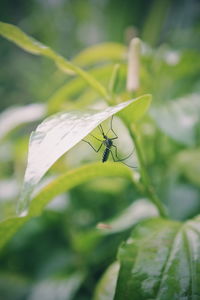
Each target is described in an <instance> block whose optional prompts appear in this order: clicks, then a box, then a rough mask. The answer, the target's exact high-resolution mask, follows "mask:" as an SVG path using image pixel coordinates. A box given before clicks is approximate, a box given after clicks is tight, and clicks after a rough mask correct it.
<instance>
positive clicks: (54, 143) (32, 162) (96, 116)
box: [20, 95, 150, 209]
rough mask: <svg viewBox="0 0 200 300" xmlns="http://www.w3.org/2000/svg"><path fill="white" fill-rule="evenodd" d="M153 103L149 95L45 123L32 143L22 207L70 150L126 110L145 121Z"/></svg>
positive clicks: (63, 114) (130, 115)
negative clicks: (114, 115) (104, 122)
mask: <svg viewBox="0 0 200 300" xmlns="http://www.w3.org/2000/svg"><path fill="white" fill-rule="evenodd" d="M149 103H150V96H149V95H145V96H141V97H139V98H136V99H132V100H129V101H126V102H123V103H120V104H118V105H116V106H110V107H107V108H106V109H104V110H101V111H95V110H88V111H83V112H81V111H72V112H64V113H58V114H55V115H53V116H51V117H49V118H47V119H46V120H44V121H43V122H42V123H41V124H40V125H39V126H38V127H37V129H36V131H34V132H32V134H31V137H30V142H29V153H28V164H27V168H26V172H25V178H24V186H23V189H22V194H21V200H20V206H21V207H22V209H23V207H24V206H25V207H26V206H27V202H28V201H29V198H30V195H31V193H32V191H33V189H34V187H35V185H36V184H37V183H38V182H39V181H40V179H41V178H42V177H43V176H44V174H45V173H46V172H47V170H48V169H49V168H50V167H51V166H52V165H53V164H54V163H55V162H56V160H58V158H60V157H61V156H62V155H63V154H64V153H66V152H67V151H68V150H69V149H71V148H72V147H73V146H75V145H76V144H77V143H78V142H80V141H81V140H82V139H83V138H84V137H85V136H87V135H88V134H89V133H90V132H91V131H92V130H93V129H95V128H96V127H97V126H98V125H99V124H100V123H102V122H103V121H104V120H106V119H108V118H109V117H111V116H112V115H113V114H116V113H117V112H119V111H121V110H123V109H124V108H126V107H129V110H130V113H129V110H127V108H126V113H125V114H124V115H125V117H126V118H128V119H130V120H131V121H132V122H134V121H136V120H138V119H139V118H141V116H142V115H143V114H144V113H145V112H146V109H147V106H148V105H149Z"/></svg>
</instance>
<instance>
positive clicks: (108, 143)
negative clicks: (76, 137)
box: [83, 116, 135, 168]
mask: <svg viewBox="0 0 200 300" xmlns="http://www.w3.org/2000/svg"><path fill="white" fill-rule="evenodd" d="M112 120H113V116H112V118H111V125H110V129H109V130H108V131H107V133H106V134H105V133H104V131H103V128H102V126H101V124H100V125H99V126H98V128H99V130H100V132H101V134H102V137H103V140H100V139H98V138H97V137H96V136H94V135H92V134H91V136H92V137H93V138H95V139H96V140H98V141H99V142H101V144H100V146H99V148H98V149H95V148H94V147H93V145H92V144H91V143H90V142H88V141H86V140H83V141H84V142H86V143H87V144H89V145H90V146H91V147H92V148H93V150H94V151H95V152H99V150H100V149H101V147H102V145H104V146H105V150H104V152H103V156H102V162H103V163H104V162H106V161H107V160H108V158H109V155H110V154H111V156H112V159H113V161H114V162H122V163H123V164H125V165H126V166H128V167H131V168H135V167H133V166H129V165H127V164H126V163H124V162H123V161H124V160H126V159H128V158H129V157H130V156H131V155H132V154H133V151H132V152H131V153H130V154H129V155H128V156H127V157H125V158H119V157H118V153H117V146H116V145H114V144H113V140H116V139H118V136H117V134H116V133H115V132H114V130H113V128H112ZM109 131H112V132H113V133H114V135H115V136H114V137H113V138H109V137H108V136H107V135H108V132H109ZM112 148H114V149H115V157H116V158H115V157H114V154H113V152H112Z"/></svg>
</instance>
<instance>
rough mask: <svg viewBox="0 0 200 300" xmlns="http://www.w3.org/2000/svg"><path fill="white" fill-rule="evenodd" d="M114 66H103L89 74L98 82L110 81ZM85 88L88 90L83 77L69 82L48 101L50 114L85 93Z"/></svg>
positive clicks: (90, 71)
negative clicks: (102, 80)
mask: <svg viewBox="0 0 200 300" xmlns="http://www.w3.org/2000/svg"><path fill="white" fill-rule="evenodd" d="M112 68H113V66H112V65H106V66H101V67H99V68H98V69H94V70H89V71H88V73H89V74H91V76H93V77H95V78H96V79H98V80H101V79H107V80H108V79H109V76H110V73H111V72H112ZM85 88H88V85H87V83H86V82H85V81H84V80H83V78H81V77H77V78H74V79H71V80H70V81H69V82H67V83H65V84H64V85H63V86H61V87H60V88H59V89H58V90H56V91H55V93H54V94H53V95H52V96H51V97H50V98H49V99H48V101H47V103H48V107H49V111H50V112H55V111H58V110H59V107H61V105H62V103H65V102H67V101H69V100H73V99H74V97H75V96H76V97H77V95H78V94H80V93H82V92H83V90H84V89H85Z"/></svg>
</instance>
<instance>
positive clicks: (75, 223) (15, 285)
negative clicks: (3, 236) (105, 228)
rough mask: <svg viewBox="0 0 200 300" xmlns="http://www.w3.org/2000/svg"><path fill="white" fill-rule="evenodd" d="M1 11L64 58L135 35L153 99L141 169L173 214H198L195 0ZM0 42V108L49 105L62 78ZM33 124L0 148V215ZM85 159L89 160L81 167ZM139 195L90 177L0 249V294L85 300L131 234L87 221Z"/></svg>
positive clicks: (17, 299) (16, 183)
mask: <svg viewBox="0 0 200 300" xmlns="http://www.w3.org/2000/svg"><path fill="white" fill-rule="evenodd" d="M0 16H1V21H4V22H8V23H12V24H15V25H17V26H19V27H20V28H21V29H22V30H23V31H25V32H26V33H27V34H29V35H31V36H33V37H35V38H36V39H38V40H39V41H41V42H42V43H44V44H46V45H48V46H50V47H52V48H53V49H54V50H56V51H57V52H59V53H60V54H62V55H63V56H64V57H66V58H69V59H71V58H73V57H74V56H76V55H77V54H78V53H79V52H80V51H82V50H83V49H84V48H87V47H90V46H92V45H95V44H98V43H104V42H118V43H122V44H124V45H126V46H127V45H128V43H129V41H130V39H131V38H132V37H133V36H138V37H140V38H141V39H142V40H143V41H144V43H145V47H146V48H145V49H146V52H145V53H146V54H145V55H144V57H143V58H142V61H141V63H142V78H141V88H140V91H139V92H140V93H141V94H142V93H152V95H153V105H152V109H151V114H150V116H147V117H146V118H145V119H144V120H143V121H142V122H141V123H140V129H141V132H142V140H143V144H144V145H145V157H146V163H147V169H148V172H149V174H150V176H151V178H152V182H153V184H154V186H155V188H156V190H157V193H158V195H159V196H160V198H161V199H162V201H163V202H164V203H165V204H166V205H167V207H168V209H169V212H170V216H171V217H172V218H174V219H179V220H185V219H187V218H189V217H192V216H194V215H196V214H198V213H199V210H200V201H199V198H200V197H199V196H200V191H199V185H200V170H199V168H200V156H199V149H200V146H199V144H200V139H199V135H200V128H199V127H200V126H199V116H200V53H199V51H200V38H199V37H200V2H199V1H198V0H190V1H188V0H176V1H172V0H171V1H170V0H165V1H162V0H154V1H150V0H148V1H147V0H135V1H133V0H130V1H128V0H125V1H118V0H93V1H92V0H90V1H89V0H86V1H83V0H46V1H45V0H29V1H25V0H21V1H19V0H15V1H14V0H10V1H6V0H1V3H0ZM0 42H1V47H0V62H1V69H0V82H1V86H0V99H1V101H0V111H1V112H2V113H3V112H4V111H5V109H7V108H9V107H12V106H13V105H26V104H32V103H47V100H48V99H49V98H50V97H51V96H52V95H53V93H54V92H55V91H56V90H57V89H58V88H60V87H61V86H62V85H63V84H65V83H67V82H69V81H70V77H69V76H66V75H65V74H64V73H62V72H61V71H59V70H58V69H57V68H56V66H55V65H54V64H53V63H52V62H51V61H49V60H47V59H45V58H41V57H37V56H32V55H30V54H28V53H26V52H24V51H22V50H21V49H19V48H18V47H16V46H15V45H13V44H11V43H10V42H8V41H7V40H4V39H3V38H1V40H0ZM123 80H124V81H125V79H124V78H123ZM102 81H103V79H102ZM124 85H125V84H124V82H123V84H122V86H124ZM80 96H81V95H78V97H80ZM95 100H96V98H95ZM61 109H62V106H61V107H58V110H61ZM37 123H38V122H37V121H36V122H34V123H30V124H27V125H26V126H22V127H20V128H17V129H16V130H14V131H12V132H11V133H9V134H8V135H7V136H6V138H4V139H3V141H2V142H1V144H0V160H1V170H0V198H1V213H0V216H1V219H4V218H6V217H9V216H12V215H13V214H14V209H15V204H16V201H17V198H18V195H19V189H20V185H21V183H22V180H23V174H24V170H25V166H26V155H27V145H28V138H29V135H30V132H31V130H33V129H34V128H35V126H36V124H37ZM77 149H78V150H77V151H76V150H75V152H74V154H73V153H72V154H70V155H71V156H70V159H66V161H65V164H64V165H63V161H62V160H61V161H59V162H58V163H56V165H55V166H54V167H53V168H52V170H51V171H50V172H49V174H48V175H49V176H50V177H51V176H57V175H58V174H60V173H62V172H64V171H65V170H66V168H67V167H69V168H70V167H73V166H74V165H75V161H76V159H77V157H78V156H79V151H83V152H84V151H87V147H86V148H84V149H83V148H80V149H79V148H77ZM89 155H90V153H89ZM95 157H96V156H95V154H94V160H95ZM84 159H85V161H87V159H88V157H86V158H83V160H82V162H81V163H84ZM69 160H71V161H72V163H71V165H70V162H69ZM141 197H142V195H140V194H139V193H138V192H137V191H136V190H133V188H132V186H130V185H129V183H127V182H126V181H125V180H122V179H112V180H111V179H109V180H108V179H101V180H96V181H93V182H91V183H88V184H83V185H81V186H80V187H78V188H75V189H73V190H72V191H71V192H70V193H67V194H66V195H62V196H60V197H59V198H58V199H57V200H56V201H57V202H55V203H54V205H51V206H49V207H48V208H47V209H46V210H45V212H44V214H43V215H42V216H41V217H38V218H36V219H34V220H32V221H31V222H29V223H28V224H27V225H26V226H25V227H23V228H22V229H21V230H20V232H18V233H17V235H16V236H15V237H14V238H13V239H12V240H11V241H10V242H9V243H8V245H7V246H6V247H5V248H4V249H3V251H1V254H0V299H2V300H25V299H28V300H36V299H50V300H51V299H52V300H54V299H60V300H62V299H63V300H69V299H78V300H79V299H80V300H83V299H84V300H87V299H92V294H93V291H94V288H95V286H96V284H97V282H98V280H99V278H100V276H101V275H102V273H103V272H104V271H105V269H106V268H107V266H108V265H109V264H110V263H112V262H113V261H114V260H115V257H116V253H117V248H118V246H119V244H120V243H121V241H122V240H124V239H125V238H126V237H127V236H128V234H129V232H130V231H129V230H126V231H124V232H122V233H118V234H113V235H111V236H106V237H103V238H99V236H98V235H96V231H95V226H96V224H97V223H98V222H101V221H104V220H107V219H109V218H111V217H114V216H116V215H118V214H120V212H121V211H123V209H125V208H126V207H127V206H129V205H130V204H131V203H132V202H134V201H135V200H137V199H139V198H141Z"/></svg>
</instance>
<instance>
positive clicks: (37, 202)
mask: <svg viewBox="0 0 200 300" xmlns="http://www.w3.org/2000/svg"><path fill="white" fill-rule="evenodd" d="M116 164H117V165H116ZM98 177H122V178H126V179H127V180H130V181H133V180H134V178H133V173H132V171H131V170H130V169H128V168H127V167H126V166H124V165H122V164H118V163H111V162H108V163H106V164H102V163H100V162H98V163H94V164H89V165H85V166H83V167H81V168H77V169H74V170H72V171H68V172H66V173H65V174H63V175H61V176H59V177H58V178H57V179H55V180H54V181H53V182H51V183H50V184H48V185H47V186H45V188H43V189H42V190H41V191H40V193H39V194H38V195H37V196H35V197H34V198H33V199H32V202H31V205H30V209H29V211H28V214H27V215H26V216H24V217H23V216H22V217H13V218H9V219H6V220H4V221H2V222H1V223H0V248H2V247H3V246H4V244H5V243H6V242H7V241H8V240H9V239H10V238H11V237H12V236H13V235H14V234H15V233H16V232H17V231H18V230H19V228H20V227H21V226H22V225H23V224H24V223H25V222H27V221H28V220H30V219H31V218H33V217H35V216H39V215H40V214H42V212H43V209H44V207H45V206H46V205H47V204H48V203H49V202H50V201H51V200H52V199H53V198H54V197H56V196H58V195H60V194H62V193H64V192H65V191H68V190H70V189H72V188H74V187H76V186H78V185H80V184H82V183H84V182H87V181H89V180H92V179H94V178H95V179H96V178H98Z"/></svg>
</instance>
